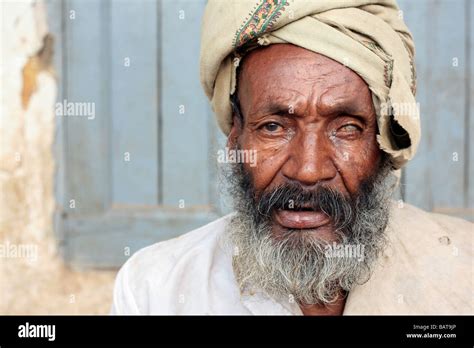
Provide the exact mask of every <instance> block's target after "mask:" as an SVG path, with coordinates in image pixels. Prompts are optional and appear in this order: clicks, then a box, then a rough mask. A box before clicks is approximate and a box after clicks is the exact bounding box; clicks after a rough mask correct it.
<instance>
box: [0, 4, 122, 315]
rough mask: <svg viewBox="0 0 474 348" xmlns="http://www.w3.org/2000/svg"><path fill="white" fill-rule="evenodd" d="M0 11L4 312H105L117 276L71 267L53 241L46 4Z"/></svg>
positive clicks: (51, 82) (0, 303) (0, 277)
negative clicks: (45, 42)
mask: <svg viewBox="0 0 474 348" xmlns="http://www.w3.org/2000/svg"><path fill="white" fill-rule="evenodd" d="M0 6H1V16H0V27H1V51H0V81H1V84H0V98H1V99H0V314H23V313H24V314H32V313H38V314H41V313H44V314H46V313H106V312H108V310H109V307H110V300H111V294H112V285H113V278H114V275H115V272H78V271H73V270H70V269H68V268H67V267H66V266H65V265H64V264H63V262H62V260H61V258H60V257H59V255H58V252H57V248H56V241H55V240H54V237H53V231H52V214H53V211H54V198H53V179H54V159H53V156H52V144H53V141H54V123H55V119H54V118H55V116H54V103H55V99H56V93H57V82H56V80H55V78H54V73H53V71H52V69H51V67H50V60H51V51H50V49H49V47H48V45H46V47H44V38H45V36H46V35H47V33H48V29H47V26H46V23H47V22H46V18H45V9H44V4H43V2H42V1H33V0H27V1H2V2H1V3H0Z"/></svg>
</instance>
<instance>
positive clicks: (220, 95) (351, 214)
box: [112, 0, 473, 315]
mask: <svg viewBox="0 0 474 348" xmlns="http://www.w3.org/2000/svg"><path fill="white" fill-rule="evenodd" d="M413 59H414V45H413V41H412V37H411V35H410V33H409V31H408V29H407V28H406V26H405V24H404V23H403V21H402V20H401V17H400V16H399V10H398V8H397V6H396V4H395V2H394V1H391V0H370V1H369V0H357V1H355V0H344V1H335V0H332V1H324V0H314V1H298V0H296V1H286V0H264V1H232V2H227V1H219V0H215V1H209V3H208V5H207V8H206V13H205V16H204V21H203V31H202V53H201V80H202V83H203V87H204V90H205V92H206V94H207V95H208V97H209V98H210V100H211V103H212V106H213V109H214V111H215V113H216V116H217V120H218V123H219V125H220V127H221V129H222V130H223V131H224V132H225V133H226V134H227V135H228V148H229V149H232V150H236V151H244V152H246V153H249V152H253V153H255V158H256V161H255V163H249V162H248V161H243V163H242V162H241V163H235V164H229V166H228V167H227V169H226V170H227V171H226V172H225V175H226V178H227V179H228V182H229V190H230V194H231V196H232V197H233V198H234V205H235V210H236V212H235V213H234V214H231V215H229V216H225V217H223V218H221V219H219V220H217V221H215V222H212V223H210V224H209V225H207V226H204V227H202V228H199V229H197V230H195V231H192V232H190V233H188V234H185V235H183V236H181V237H179V238H176V239H173V240H170V241H166V242H162V243H158V244H156V245H153V246H151V247H148V248H145V249H143V250H141V251H139V252H138V253H136V254H135V255H134V256H133V257H131V259H130V260H129V261H128V262H127V263H126V264H125V265H124V266H123V268H122V269H121V271H120V272H119V274H118V276H117V282H116V288H115V292H114V304H113V309H112V312H113V313H118V314H304V315H342V314H436V313H437V314H461V313H472V312H473V300H472V239H471V238H472V237H471V233H472V232H473V228H472V227H473V226H472V224H471V223H469V222H467V221H463V220H460V219H456V218H452V217H448V216H443V215H438V214H430V213H427V212H423V211H421V210H419V209H417V208H415V207H412V206H410V205H408V204H403V202H401V201H399V202H398V203H396V202H393V201H391V197H392V193H393V192H394V190H395V188H396V186H397V177H398V175H397V173H398V170H399V169H400V168H401V167H403V166H404V165H405V164H406V163H407V161H409V160H410V159H411V158H412V157H413V156H414V153H415V151H416V148H417V145H418V142H419V138H420V126H419V115H418V110H417V108H416V107H406V106H413V105H416V101H415V98H414V93H415V86H416V78H415V70H414V60H413Z"/></svg>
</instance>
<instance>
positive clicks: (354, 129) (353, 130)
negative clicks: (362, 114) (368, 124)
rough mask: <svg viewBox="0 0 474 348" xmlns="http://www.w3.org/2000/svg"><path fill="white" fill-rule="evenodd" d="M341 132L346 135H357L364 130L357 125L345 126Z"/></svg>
mask: <svg viewBox="0 0 474 348" xmlns="http://www.w3.org/2000/svg"><path fill="white" fill-rule="evenodd" d="M339 130H340V131H342V132H344V133H356V132H359V131H361V130H362V129H361V128H360V127H359V126H356V125H355V124H345V125H344V126H342V127H341V128H339Z"/></svg>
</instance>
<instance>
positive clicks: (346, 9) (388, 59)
mask: <svg viewBox="0 0 474 348" xmlns="http://www.w3.org/2000/svg"><path fill="white" fill-rule="evenodd" d="M277 43H290V44H293V45H296V46H300V47H303V48H305V49H308V50H311V51H313V52H317V53H319V54H322V55H324V56H327V57H329V58H331V59H333V60H335V61H337V62H340V63H341V64H344V65H345V66H347V67H348V68H350V69H351V70H353V71H354V72H356V73H357V74H358V75H359V76H360V77H361V78H362V79H364V81H365V82H366V83H367V85H368V86H369V89H370V90H371V92H372V100H373V104H374V108H375V111H376V113H377V124H378V128H379V134H377V142H378V144H379V147H380V148H381V149H382V150H383V151H385V152H386V153H388V154H389V155H390V156H391V157H392V160H393V164H394V167H395V168H397V169H398V168H401V167H402V166H403V165H404V164H405V163H406V162H407V161H408V160H410V159H411V158H413V156H414V154H415V151H416V148H417V147H418V143H419V140H420V119H419V110H418V104H417V103H416V101H415V90H416V73H415V65H414V43H413V38H412V36H411V34H410V32H409V30H408V28H407V27H406V25H405V23H404V22H403V16H402V12H401V11H400V10H399V8H398V6H397V4H396V2H395V1H394V0H259V1H257V0H253V1H252V0H230V1H224V0H209V2H208V3H207V5H206V9H205V13H204V17H203V22H202V34H201V56H200V77H201V84H202V86H203V88H204V91H205V93H206V95H207V97H208V98H209V99H210V101H211V104H212V109H213V111H214V113H215V114H216V117H217V122H218V125H219V127H220V128H221V130H222V131H223V132H224V133H225V134H226V135H227V134H228V133H229V132H230V129H231V127H232V107H231V100H230V97H231V95H232V94H233V93H234V92H235V91H236V80H237V78H236V71H237V67H238V64H239V62H240V59H241V58H242V57H243V56H244V54H245V53H246V52H248V51H249V50H250V49H254V48H256V47H260V46H265V45H270V44H277Z"/></svg>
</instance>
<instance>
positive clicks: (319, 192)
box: [254, 183, 357, 229]
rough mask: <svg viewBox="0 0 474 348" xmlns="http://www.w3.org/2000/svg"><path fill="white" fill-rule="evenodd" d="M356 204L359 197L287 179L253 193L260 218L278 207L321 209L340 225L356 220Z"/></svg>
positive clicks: (268, 215)
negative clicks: (256, 193)
mask: <svg viewBox="0 0 474 348" xmlns="http://www.w3.org/2000/svg"><path fill="white" fill-rule="evenodd" d="M356 204H357V202H356V199H353V198H352V197H346V196H345V195H343V194H342V193H341V192H339V191H337V190H335V189H332V188H331V187H328V186H325V185H321V186H317V187H316V188H313V189H307V188H304V187H303V186H301V185H299V184H297V183H286V184H282V185H280V186H278V187H276V188H274V189H272V190H269V191H267V192H263V193H262V194H261V196H260V197H258V198H256V197H255V196H254V206H255V207H256V211H257V214H258V219H259V220H268V219H271V215H272V213H273V212H274V211H275V210H279V209H283V210H308V211H320V212H323V213H325V214H326V215H328V216H329V217H330V218H331V220H332V223H333V225H334V227H335V228H338V229H343V228H346V227H348V226H349V225H350V224H351V223H352V222H353V221H354V219H355V211H356Z"/></svg>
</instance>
